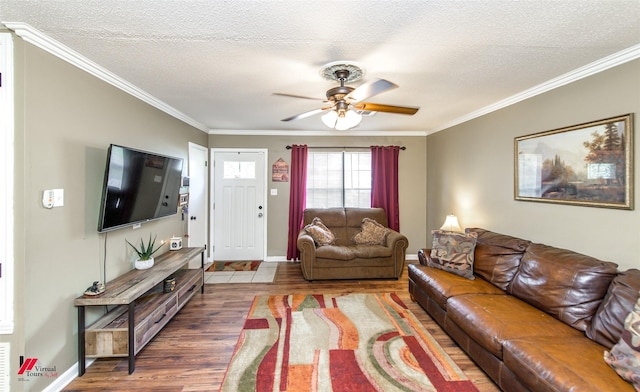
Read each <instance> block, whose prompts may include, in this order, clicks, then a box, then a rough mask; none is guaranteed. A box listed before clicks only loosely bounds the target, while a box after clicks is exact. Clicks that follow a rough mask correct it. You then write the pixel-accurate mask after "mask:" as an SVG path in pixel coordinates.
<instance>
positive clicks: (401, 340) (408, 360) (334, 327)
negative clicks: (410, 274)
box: [220, 293, 477, 392]
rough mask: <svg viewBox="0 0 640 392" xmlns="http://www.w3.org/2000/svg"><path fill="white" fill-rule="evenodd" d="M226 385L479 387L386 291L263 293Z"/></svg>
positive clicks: (226, 390)
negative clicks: (384, 292) (363, 292)
mask: <svg viewBox="0 0 640 392" xmlns="http://www.w3.org/2000/svg"><path fill="white" fill-rule="evenodd" d="M220 391H221V392H230V391H257V392H263V391H358V392H360V391H385V392H388V391H452V392H453V391H456V392H464V391H477V388H476V387H475V386H474V385H473V383H472V382H471V381H469V380H468V379H467V378H466V376H465V375H464V373H463V372H462V371H461V370H460V369H459V368H458V366H457V365H456V364H455V363H454V362H453V360H452V359H451V358H450V357H449V356H448V355H447V354H446V353H445V352H444V350H443V349H442V347H440V345H439V344H438V343H437V342H436V341H435V340H434V338H433V337H432V336H431V335H430V334H429V333H428V332H427V330H426V329H425V328H424V327H423V326H422V324H421V323H420V321H418V319H417V318H416V317H415V316H414V315H413V314H412V313H411V311H409V309H407V307H406V306H405V305H404V304H403V302H402V301H401V300H400V298H399V297H398V296H397V295H396V294H391V293H387V294H344V295H327V294H318V295H284V296H283V295H279V296H259V297H256V298H255V299H254V301H253V305H252V306H251V309H250V311H249V314H248V316H247V320H246V321H245V324H244V327H243V329H242V332H241V334H240V337H239V338H238V343H237V345H236V348H235V351H234V354H233V357H232V359H231V362H230V363H229V366H228V368H227V372H226V374H225V377H224V380H223V383H222V385H221V387H220Z"/></svg>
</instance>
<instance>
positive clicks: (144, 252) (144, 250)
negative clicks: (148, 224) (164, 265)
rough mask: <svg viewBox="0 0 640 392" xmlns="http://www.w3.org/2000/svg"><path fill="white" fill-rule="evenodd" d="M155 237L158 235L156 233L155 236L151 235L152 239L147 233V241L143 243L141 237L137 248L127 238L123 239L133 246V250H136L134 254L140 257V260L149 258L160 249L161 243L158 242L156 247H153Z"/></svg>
mask: <svg viewBox="0 0 640 392" xmlns="http://www.w3.org/2000/svg"><path fill="white" fill-rule="evenodd" d="M157 237H158V235H157V234H156V236H155V237H153V239H151V234H149V242H148V243H147V245H146V246H145V244H144V241H143V240H142V238H141V239H140V247H139V248H136V247H135V246H134V245H133V244H132V243H131V242H129V241H128V240H125V241H127V244H129V246H131V247H132V248H133V250H134V251H135V252H136V254H137V255H138V257H139V258H140V260H149V259H150V258H151V256H153V254H154V253H156V252H157V251H158V250H160V248H161V247H162V244H160V245H159V246H158V247H157V248H155V249H154V246H155V243H156V238H157Z"/></svg>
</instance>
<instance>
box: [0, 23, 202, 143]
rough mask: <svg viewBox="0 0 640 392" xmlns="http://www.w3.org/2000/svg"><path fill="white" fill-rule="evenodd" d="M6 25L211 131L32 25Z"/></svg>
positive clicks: (177, 115)
mask: <svg viewBox="0 0 640 392" xmlns="http://www.w3.org/2000/svg"><path fill="white" fill-rule="evenodd" d="M2 24H3V25H4V26H6V27H7V28H8V29H10V30H12V31H13V32H14V33H16V35H18V36H19V37H20V38H22V39H24V40H25V41H26V42H28V43H30V44H33V45H35V46H37V47H38V48H40V49H43V50H45V51H47V52H49V53H51V54H52V55H54V56H56V57H58V58H60V59H62V60H64V61H66V62H68V63H69V64H72V65H75V66H76V67H78V68H80V69H81V70H83V71H85V72H88V73H89V74H91V75H93V76H95V77H97V78H98V79H101V80H103V81H105V82H107V83H109V84H111V85H112V86H115V87H117V88H119V89H120V90H122V91H124V92H126V93H127V94H130V95H132V96H134V97H136V98H138V99H140V100H141V101H143V102H146V103H148V104H149V105H151V106H153V107H155V108H157V109H159V110H161V111H163V112H165V113H167V114H168V115H170V116H172V117H175V118H176V119H178V120H180V121H182V122H184V123H186V124H189V125H191V126H192V127H195V128H197V129H199V130H201V131H203V132H208V131H209V129H208V128H207V127H206V126H205V125H204V124H201V123H199V122H198V121H196V120H194V119H192V118H191V117H189V116H187V115H186V114H184V113H182V112H181V111H179V110H177V109H176V108H174V107H172V106H170V105H168V104H167V103H165V102H163V101H161V100H159V99H157V98H156V97H154V96H153V95H151V94H149V93H147V92H146V91H144V90H142V89H140V88H138V87H136V86H134V85H133V84H131V83H129V82H128V81H126V80H124V79H122V78H121V77H119V76H118V75H116V74H114V73H112V72H110V71H109V70H107V69H106V68H104V67H101V66H100V65H98V64H96V63H94V62H93V61H91V60H89V59H88V58H86V57H84V56H82V55H81V54H80V53H78V52H76V51H74V50H73V49H71V48H69V47H67V46H65V45H63V44H62V43H60V42H58V41H56V40H54V39H53V38H51V37H49V36H47V35H46V34H44V33H42V32H41V31H39V30H37V29H35V28H33V27H32V26H30V25H29V24H27V23H22V22H2Z"/></svg>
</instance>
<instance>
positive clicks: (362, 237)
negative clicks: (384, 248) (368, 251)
mask: <svg viewBox="0 0 640 392" xmlns="http://www.w3.org/2000/svg"><path fill="white" fill-rule="evenodd" d="M361 228H362V230H361V231H360V232H359V233H358V234H356V235H355V236H354V237H353V242H355V243H356V244H358V245H384V243H385V239H386V238H387V234H389V229H388V228H386V227H384V226H382V225H381V224H380V223H378V222H376V221H375V220H374V219H369V218H364V219H363V220H362V225H361Z"/></svg>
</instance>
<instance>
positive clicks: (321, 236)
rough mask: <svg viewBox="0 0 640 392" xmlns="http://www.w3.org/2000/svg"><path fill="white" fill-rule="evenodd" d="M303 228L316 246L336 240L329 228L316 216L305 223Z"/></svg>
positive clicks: (329, 243)
mask: <svg viewBox="0 0 640 392" xmlns="http://www.w3.org/2000/svg"><path fill="white" fill-rule="evenodd" d="M304 229H305V230H306V231H307V233H309V235H310V236H311V238H313V240H314V241H315V243H316V244H317V245H318V246H323V245H331V244H333V243H334V242H336V236H335V235H333V233H332V232H331V230H329V229H328V228H327V226H325V225H324V223H322V220H321V219H320V218H318V217H316V218H313V220H312V221H311V223H310V224H308V225H306V226H305V227H304Z"/></svg>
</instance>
